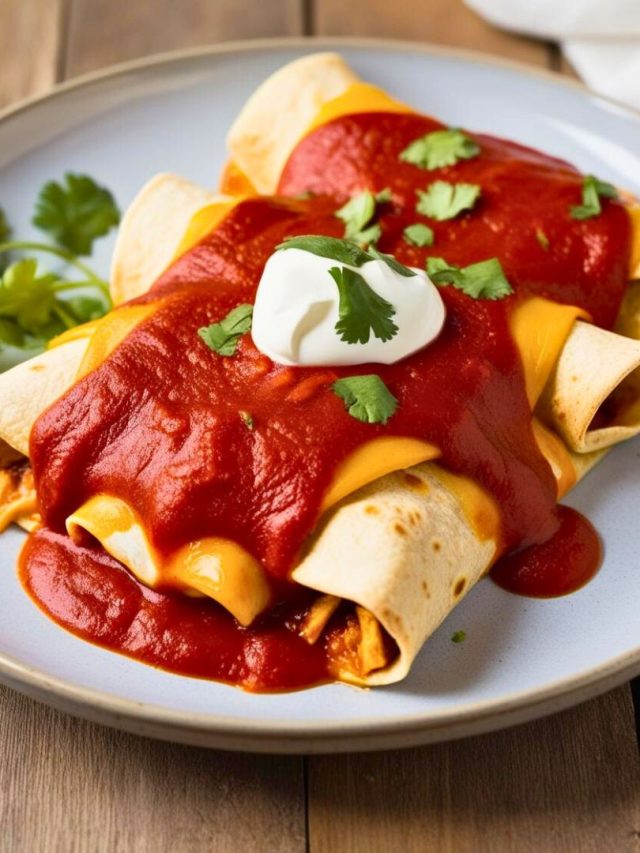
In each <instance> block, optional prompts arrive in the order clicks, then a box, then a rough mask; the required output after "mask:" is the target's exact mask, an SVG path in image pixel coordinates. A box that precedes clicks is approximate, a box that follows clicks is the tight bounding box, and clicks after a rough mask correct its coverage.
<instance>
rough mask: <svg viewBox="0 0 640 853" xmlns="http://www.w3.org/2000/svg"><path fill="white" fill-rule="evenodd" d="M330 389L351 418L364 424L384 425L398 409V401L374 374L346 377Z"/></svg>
mask: <svg viewBox="0 0 640 853" xmlns="http://www.w3.org/2000/svg"><path fill="white" fill-rule="evenodd" d="M331 387H332V388H333V391H334V392H335V393H336V394H337V395H338V397H340V398H341V399H342V400H344V405H345V409H346V410H347V411H348V412H349V414H350V415H351V417H352V418H355V419H356V420H358V421H363V422H364V423H366V424H386V423H387V421H388V420H389V418H390V417H391V416H392V415H393V414H394V413H395V411H396V409H397V408H398V401H397V400H396V398H395V397H394V396H393V394H392V393H391V392H390V391H389V389H388V388H387V386H386V385H385V384H384V382H383V381H382V379H380V377H379V376H377V375H376V374H375V373H371V374H368V375H365V376H346V377H345V378H344V379H338V380H337V382H334V383H333V385H332V386H331Z"/></svg>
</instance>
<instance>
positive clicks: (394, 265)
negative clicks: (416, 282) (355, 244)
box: [369, 246, 417, 278]
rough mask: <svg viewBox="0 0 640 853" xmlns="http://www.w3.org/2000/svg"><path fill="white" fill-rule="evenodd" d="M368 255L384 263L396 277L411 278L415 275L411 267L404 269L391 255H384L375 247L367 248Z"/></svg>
mask: <svg viewBox="0 0 640 853" xmlns="http://www.w3.org/2000/svg"><path fill="white" fill-rule="evenodd" d="M369 254H370V255H371V257H372V258H375V259H376V260H377V261H384V262H385V264H386V265H387V266H388V267H390V268H391V269H392V270H393V271H394V272H397V273H398V275H403V276H404V277H405V278H411V276H414V275H416V274H417V273H416V272H415V270H412V269H411V267H405V265H404V264H401V263H400V261H398V260H396V258H394V257H393V255H385V253H384V252H380V251H378V249H376V248H375V246H369Z"/></svg>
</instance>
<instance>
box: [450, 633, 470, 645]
mask: <svg viewBox="0 0 640 853" xmlns="http://www.w3.org/2000/svg"><path fill="white" fill-rule="evenodd" d="M466 639H467V632H466V631H455V632H454V633H453V634H452V635H451V642H452V643H464V641H465V640H466Z"/></svg>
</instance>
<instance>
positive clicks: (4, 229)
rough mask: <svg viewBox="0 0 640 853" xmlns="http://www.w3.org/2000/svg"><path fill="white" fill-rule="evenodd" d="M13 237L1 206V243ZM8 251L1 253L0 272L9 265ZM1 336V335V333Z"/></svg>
mask: <svg viewBox="0 0 640 853" xmlns="http://www.w3.org/2000/svg"><path fill="white" fill-rule="evenodd" d="M10 237H11V226H10V225H9V220H8V219H7V216H6V214H5V212H4V210H3V209H2V208H1V207H0V243H6V242H7V240H9V239H10ZM7 258H8V253H7V252H2V253H0V273H2V272H3V271H4V270H5V269H6V266H7V262H8V260H7ZM0 337H1V335H0Z"/></svg>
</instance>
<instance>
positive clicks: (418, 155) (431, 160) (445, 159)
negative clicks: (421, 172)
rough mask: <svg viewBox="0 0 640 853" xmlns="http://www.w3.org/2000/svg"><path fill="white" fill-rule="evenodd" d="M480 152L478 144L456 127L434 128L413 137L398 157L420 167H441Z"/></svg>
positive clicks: (429, 168)
mask: <svg viewBox="0 0 640 853" xmlns="http://www.w3.org/2000/svg"><path fill="white" fill-rule="evenodd" d="M479 153H480V146H479V145H478V143H477V142H475V141H474V140H473V139H471V137H470V136H468V135H467V134H466V133H464V132H463V131H462V130H458V128H455V127H450V128H449V129H448V130H434V131H433V132H432V133H427V134H426V135H425V136H421V137H419V138H418V139H414V140H413V142H411V143H410V144H409V145H408V146H407V147H406V148H405V149H404V151H402V152H401V153H400V159H401V160H403V161H404V162H405V163H412V164H413V165H414V166H418V167H419V168H420V169H428V170H429V171H431V170H433V169H441V168H443V167H445V166H455V165H456V163H458V162H459V161H460V160H470V159H471V158H472V157H477V156H478V154H479Z"/></svg>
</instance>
